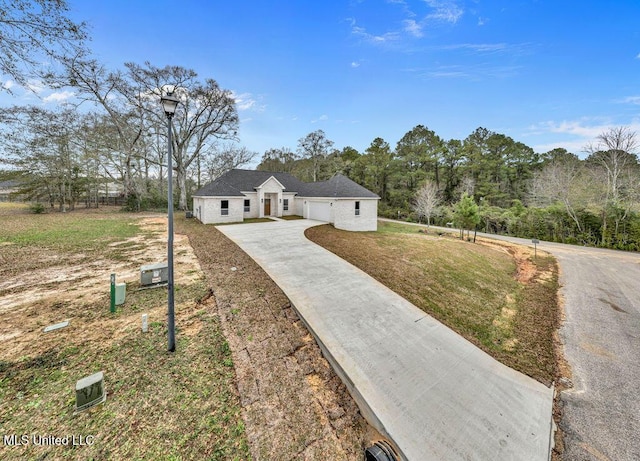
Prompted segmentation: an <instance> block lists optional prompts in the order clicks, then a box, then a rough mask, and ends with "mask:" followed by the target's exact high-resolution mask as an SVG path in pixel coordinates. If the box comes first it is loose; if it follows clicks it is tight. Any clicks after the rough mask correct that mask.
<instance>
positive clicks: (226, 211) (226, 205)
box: [220, 200, 229, 216]
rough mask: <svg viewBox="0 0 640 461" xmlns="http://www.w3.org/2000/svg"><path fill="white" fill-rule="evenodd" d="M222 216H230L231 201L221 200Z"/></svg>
mask: <svg viewBox="0 0 640 461" xmlns="http://www.w3.org/2000/svg"><path fill="white" fill-rule="evenodd" d="M220 214H221V215H222V216H228V215H229V200H220Z"/></svg>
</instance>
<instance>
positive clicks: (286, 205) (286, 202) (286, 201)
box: [282, 198, 289, 211]
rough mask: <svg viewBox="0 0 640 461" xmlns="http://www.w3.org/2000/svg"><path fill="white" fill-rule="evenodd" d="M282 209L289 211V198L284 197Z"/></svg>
mask: <svg viewBox="0 0 640 461" xmlns="http://www.w3.org/2000/svg"><path fill="white" fill-rule="evenodd" d="M282 210H283V211H289V199H288V198H286V199H284V200H283V201H282Z"/></svg>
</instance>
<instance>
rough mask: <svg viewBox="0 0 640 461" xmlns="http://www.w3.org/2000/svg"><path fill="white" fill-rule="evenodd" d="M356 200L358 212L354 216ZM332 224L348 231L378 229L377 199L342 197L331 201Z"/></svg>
mask: <svg viewBox="0 0 640 461" xmlns="http://www.w3.org/2000/svg"><path fill="white" fill-rule="evenodd" d="M356 202H360V214H359V215H357V216H356V212H355V209H356ZM332 219H333V221H332V222H333V226H334V227H335V228H336V229H343V230H348V231H376V230H378V199H342V200H335V201H334V202H333V213H332Z"/></svg>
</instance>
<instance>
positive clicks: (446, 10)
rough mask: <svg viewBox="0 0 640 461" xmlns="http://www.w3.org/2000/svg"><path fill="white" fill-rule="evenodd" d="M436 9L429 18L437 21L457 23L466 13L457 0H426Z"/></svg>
mask: <svg viewBox="0 0 640 461" xmlns="http://www.w3.org/2000/svg"><path fill="white" fill-rule="evenodd" d="M424 1H425V3H426V4H427V5H429V6H430V7H431V8H433V9H434V10H435V11H434V12H433V13H430V14H428V15H427V18H429V19H434V20H437V21H443V22H450V23H452V24H455V23H456V22H458V19H460V18H461V17H462V15H463V14H464V10H463V9H462V8H461V7H459V6H458V5H456V3H455V2H450V1H440V0H424Z"/></svg>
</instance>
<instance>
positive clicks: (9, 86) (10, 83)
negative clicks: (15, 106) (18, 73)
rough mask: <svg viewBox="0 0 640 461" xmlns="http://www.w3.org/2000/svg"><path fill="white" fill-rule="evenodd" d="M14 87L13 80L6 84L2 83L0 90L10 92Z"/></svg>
mask: <svg viewBox="0 0 640 461" xmlns="http://www.w3.org/2000/svg"><path fill="white" fill-rule="evenodd" d="M14 86H15V82H14V81H13V80H7V81H6V82H2V88H4V89H5V90H10V89H11V88H13V87H14Z"/></svg>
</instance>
